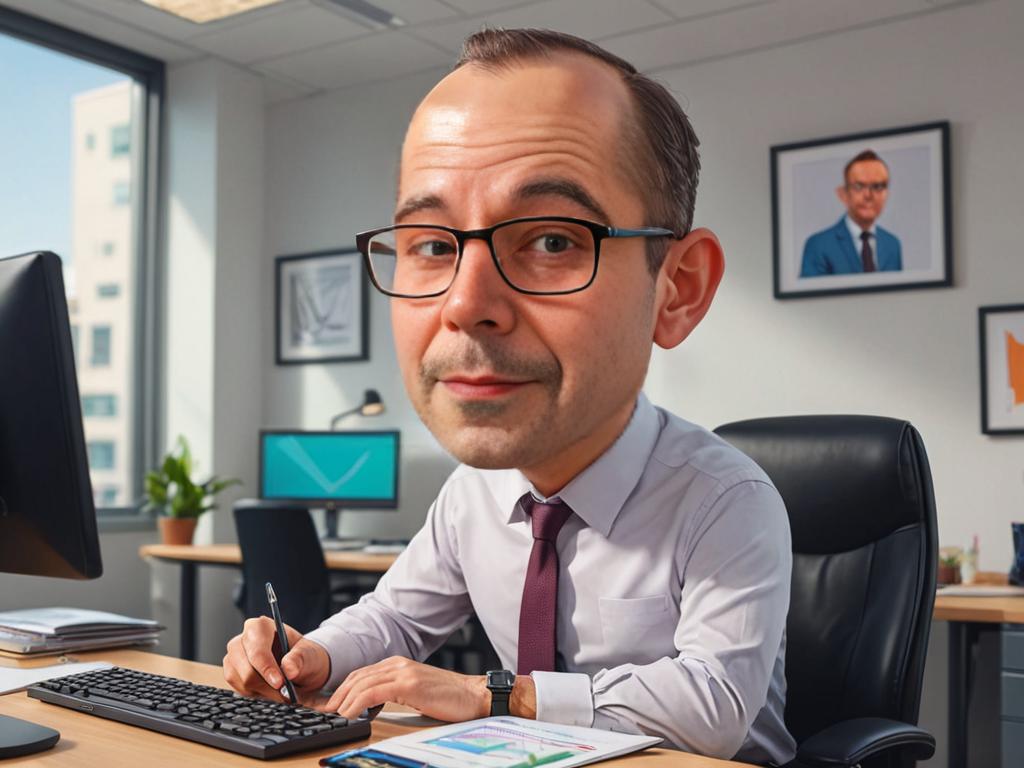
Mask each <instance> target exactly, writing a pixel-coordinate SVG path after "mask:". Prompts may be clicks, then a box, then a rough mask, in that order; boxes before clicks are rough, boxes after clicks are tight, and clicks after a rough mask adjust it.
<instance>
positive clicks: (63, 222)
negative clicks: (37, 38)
mask: <svg viewBox="0 0 1024 768" xmlns="http://www.w3.org/2000/svg"><path fill="white" fill-rule="evenodd" d="M0 73H3V74H2V76H0V168H2V169H3V171H2V173H0V257H3V256H12V255H14V254H16V253H24V252H25V251H39V250H48V251H54V252H56V253H57V254H59V255H60V256H62V257H64V258H65V259H67V258H70V256H71V99H72V97H73V96H74V95H75V94H76V93H81V92H82V91H88V90H91V89H93V88H99V87H101V86H104V85H110V84H112V83H116V82H119V81H122V80H126V79H127V77H126V76H125V75H123V74H121V73H120V72H116V71H114V70H111V69H107V68H105V67H100V66H97V65H95V64H90V63H88V62H85V61H82V60H80V59H76V58H73V57H71V56H65V55H64V54H61V53H56V52H55V51H51V50H50V49H48V48H43V47H41V46H38V45H33V44H31V43H25V42H22V41H21V40H18V39H16V38H13V37H8V36H7V35H3V34H0Z"/></svg>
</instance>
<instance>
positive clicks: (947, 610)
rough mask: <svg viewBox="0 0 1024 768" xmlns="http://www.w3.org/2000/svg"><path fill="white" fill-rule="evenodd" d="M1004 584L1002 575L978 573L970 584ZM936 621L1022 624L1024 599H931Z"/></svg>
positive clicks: (938, 597) (961, 596)
mask: <svg viewBox="0 0 1024 768" xmlns="http://www.w3.org/2000/svg"><path fill="white" fill-rule="evenodd" d="M1006 583H1007V578H1006V574H1005V573H1002V572H998V571H979V572H978V574H977V576H976V577H975V579H974V581H973V582H972V584H977V585H978V586H980V587H985V586H990V585H993V586H994V585H1002V584H1006ZM932 618H934V619H935V620H936V621H973V622H978V623H981V624H1003V623H1007V624H1021V623H1024V597H981V596H979V597H972V596H970V595H956V596H954V595H944V594H942V592H939V594H937V595H936V596H935V610H934V611H933V612H932Z"/></svg>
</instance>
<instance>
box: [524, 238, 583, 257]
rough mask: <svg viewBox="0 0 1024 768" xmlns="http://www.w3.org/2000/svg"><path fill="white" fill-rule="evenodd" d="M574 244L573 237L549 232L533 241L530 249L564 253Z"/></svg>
mask: <svg viewBox="0 0 1024 768" xmlns="http://www.w3.org/2000/svg"><path fill="white" fill-rule="evenodd" d="M572 246H573V242H572V240H571V239H569V238H568V237H566V236H565V235H558V234H548V235H541V236H540V237H538V238H536V239H534V240H533V241H531V242H530V243H529V245H528V247H529V249H530V250H534V251H540V252H541V253H563V252H564V251H567V250H569V248H571V247H572Z"/></svg>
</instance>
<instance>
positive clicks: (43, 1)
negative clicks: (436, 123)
mask: <svg viewBox="0 0 1024 768" xmlns="http://www.w3.org/2000/svg"><path fill="white" fill-rule="evenodd" d="M976 1H978V0H857V1H856V2H850V0H372V2H373V4H374V5H376V6H378V7H379V8H383V9H385V10H387V11H390V12H391V13H392V14H394V15H396V16H398V17H399V18H401V19H402V20H404V21H405V22H406V23H405V25H404V26H402V27H400V28H397V29H396V28H389V29H382V28H380V27H378V26H375V25H373V24H372V23H370V22H368V21H366V20H364V19H361V18H360V17H358V16H356V15H354V14H352V13H351V12H350V11H346V10H345V9H343V8H340V7H338V6H337V5H334V4H333V3H332V2H331V0H284V2H281V3H279V4H277V5H272V6H268V7H265V8H260V9H257V10H254V11H250V12H248V13H245V14H241V15H239V16H233V17H230V18H227V19H222V20H220V21H216V22H212V23H208V24H202V25H199V24H193V23H191V22H188V21H185V20H183V19H179V18H177V17H175V16H171V15H169V14H166V13H164V12H162V11H159V10H157V9H155V8H152V7H150V6H148V5H146V4H144V3H141V2H139V1H138V0H0V6H7V7H10V8H13V9H15V10H19V11H23V12H25V13H29V14H32V15H34V16H39V17H41V18H44V19H46V20H48V21H52V22H55V23H57V24H61V25H63V26H66V27H70V28H72V29H75V30H78V31H80V32H84V33H86V34H89V35H92V36H94V37H98V38H100V39H103V40H108V41H110V42H113V43H117V44H119V45H122V46H124V47H126V48H131V49H133V50H136V51H139V52H141V53H145V54H147V55H149V56H153V57H155V58H158V59H162V60H164V61H166V62H168V63H169V64H172V65H173V64H179V63H183V62H187V61H191V60H194V59H199V58H203V57H210V56H213V57H216V58H219V59H223V60H225V61H228V62H231V63H233V64H236V65H238V66H241V67H243V68H245V69H248V70H250V71H252V72H255V73H257V74H259V75H261V76H263V77H264V78H265V79H266V82H267V99H268V101H270V102H279V101H285V100H288V99H294V98H300V97H303V96H307V95H311V94H314V93H318V92H322V91H329V90H336V89H339V88H347V87H350V86H354V85H360V84H364V83H371V82H379V81H382V80H389V79H393V78H396V77H404V76H406V75H411V74H414V73H417V72H422V71H427V70H434V69H437V68H439V67H447V66H450V65H451V63H452V62H453V61H454V59H455V56H456V54H457V52H458V50H459V47H460V44H461V42H462V40H463V38H464V37H466V36H467V35H468V34H470V33H471V32H473V31H475V30H477V29H479V28H480V27H482V26H484V25H489V26H504V27H523V26H531V27H549V28H553V29H558V30H560V31H564V32H570V33H573V34H576V35H580V36H581V37H586V38H588V39H590V40H594V41H597V42H599V43H600V44H601V45H602V46H604V47H605V48H607V49H608V50H610V51H612V52H613V53H616V54H619V55H620V56H622V57H624V58H626V59H628V60H629V61H631V62H633V63H634V64H635V65H636V66H637V67H639V68H640V69H643V70H645V71H648V72H657V71H659V70H664V69H669V68H673V67H680V66H686V65H688V64H694V63H697V62H702V61H707V60H709V59H715V58H721V57H725V56H730V55H735V54H738V53H743V52H745V51H752V50H759V49H764V48H771V47H775V46H780V45H786V44H789V43H793V42H797V41H800V40H806V39H809V38H813V37H819V36H821V35H827V34H833V33H836V32H841V31H844V30H849V29H856V28H860V27H865V26H870V25H875V24H884V23H888V22H891V21H895V20H898V19H905V18H908V17H911V16H915V15H920V14H925V13H933V12H936V11H941V10H943V9H944V8H948V7H950V6H954V5H966V4H969V3H971V2H976Z"/></svg>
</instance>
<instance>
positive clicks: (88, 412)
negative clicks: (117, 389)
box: [82, 395, 117, 418]
mask: <svg viewBox="0 0 1024 768" xmlns="http://www.w3.org/2000/svg"><path fill="white" fill-rule="evenodd" d="M82 415H83V416H102V417H104V418H108V417H112V416H117V396H116V395H85V396H83V397H82Z"/></svg>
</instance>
